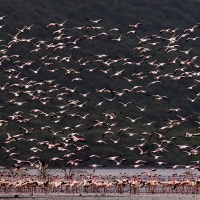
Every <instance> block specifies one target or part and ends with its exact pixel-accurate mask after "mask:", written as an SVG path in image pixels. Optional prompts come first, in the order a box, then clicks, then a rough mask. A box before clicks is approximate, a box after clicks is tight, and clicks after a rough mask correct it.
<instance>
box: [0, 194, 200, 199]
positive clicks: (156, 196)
mask: <svg viewBox="0 0 200 200" xmlns="http://www.w3.org/2000/svg"><path fill="white" fill-rule="evenodd" d="M0 199H7V200H9V199H12V200H13V199H26V200H33V199H37V200H44V199H48V200H64V199H65V200H66V199H67V200H86V199H87V200H93V199H94V200H147V199H148V200H169V199H170V200H188V199H192V200H199V199H200V195H191V194H189V195H187V194H148V195H147V194H139V195H112V196H105V195H83V196H79V195H63V194H62V195H61V194H58V195H33V196H31V197H30V196H29V195H20V194H19V195H18V198H16V197H14V195H12V196H7V195H6V196H4V195H3V196H0Z"/></svg>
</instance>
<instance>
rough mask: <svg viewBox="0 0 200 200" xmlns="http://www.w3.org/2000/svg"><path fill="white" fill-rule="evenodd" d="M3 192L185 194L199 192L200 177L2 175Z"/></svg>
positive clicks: (153, 175)
mask: <svg viewBox="0 0 200 200" xmlns="http://www.w3.org/2000/svg"><path fill="white" fill-rule="evenodd" d="M0 184H1V188H0V191H1V193H6V194H10V193H25V194H27V193H28V194H32V195H33V194H38V193H39V194H41V193H54V194H55V193H57V194H58V193H66V194H79V195H81V194H108V195H109V194H127V193H129V194H139V193H150V194H158V193H160V194H161V193H174V194H175V193H181V194H199V192H200V176H198V175H197V174H194V173H191V172H185V173H184V174H182V175H178V174H177V173H174V174H172V175H171V176H168V177H166V178H163V177H161V176H160V175H158V174H152V173H149V172H142V173H141V174H139V175H138V174H137V175H132V176H130V175H129V174H127V173H123V174H122V173H120V174H119V176H113V175H106V176H105V177H103V176H101V175H95V174H89V173H88V174H79V175H78V174H71V175H65V176H63V177H60V176H59V175H54V176H53V175H52V176H46V178H44V177H43V176H40V175H28V174H26V175H24V176H11V175H10V174H4V175H3V174H1V181H0Z"/></svg>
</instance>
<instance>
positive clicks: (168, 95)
mask: <svg viewBox="0 0 200 200" xmlns="http://www.w3.org/2000/svg"><path fill="white" fill-rule="evenodd" d="M6 20H7V16H2V17H0V37H1V38H0V77H1V81H0V94H1V99H0V112H1V116H0V129H1V142H0V146H1V151H0V155H1V157H2V162H1V163H3V164H2V166H1V169H2V172H1V174H0V192H4V193H10V192H24V193H44V192H66V193H78V194H81V193H83V192H85V193H124V192H129V193H131V194H137V193H139V192H148V193H158V192H160V193H169V192H171V193H195V194H199V189H200V177H199V175H198V174H195V173H194V171H195V172H197V173H198V172H199V171H200V166H199V163H200V158H199V149H200V146H199V144H198V139H199V136H200V133H199V132H198V130H199V129H200V116H199V105H198V102H199V97H200V91H199V83H200V80H199V76H200V72H199V68H200V65H199V55H196V53H197V52H198V48H199V46H198V42H199V40H200V37H199V36H198V35H199V30H200V29H199V28H200V24H198V23H197V24H195V25H194V26H192V27H189V28H187V29H183V28H175V29H168V28H167V29H162V30H160V32H159V33H157V34H154V35H144V32H145V26H144V25H143V24H141V23H135V24H129V25H127V26H126V27H123V28H119V27H114V28H110V27H106V26H105V27H104V26H103V19H97V20H92V19H88V18H86V19H85V22H84V23H85V24H84V25H80V24H79V25H78V24H74V25H73V22H70V20H65V21H63V22H62V23H58V22H53V23H50V24H48V25H46V27H45V30H46V33H45V34H44V33H43V32H42V31H41V29H38V25H37V24H31V25H19V27H12V26H11V25H8V24H7V21H6ZM32 30H34V33H36V34H38V35H39V36H40V37H42V36H43V34H44V35H45V37H44V40H38V39H37V37H36V36H34V35H33V32H32ZM7 31H9V33H7ZM47 33H48V34H47ZM46 34H47V35H48V36H47V37H46ZM130 41H131V42H130ZM108 43H109V45H108V46H107V45H106V44H108ZM111 46H112V47H113V49H109V48H110V47H111ZM126 47H127V48H126ZM175 86H176V87H175ZM185 102H187V103H185ZM159 107H162V108H161V109H160V111H159V113H157V110H158V108H159ZM116 108H117V110H116ZM154 110H156V112H153V111H154ZM135 127H136V128H135ZM186 129H187V131H185V130H186ZM38 134H39V135H40V139H38V138H39V137H38ZM88 138H89V139H88ZM88 140H89V141H88ZM108 146H112V148H113V149H112V148H111V150H110V151H111V153H110V155H109V156H108V154H109V152H108V151H109V148H107V147H108ZM18 147H20V148H21V149H20V148H18ZM102 149H105V150H106V149H107V152H106V153H107V156H106V155H104V154H103V153H102ZM123 152H126V153H125V154H124V153H123ZM177 152H179V154H176V153H177ZM173 154H175V156H174V155H173ZM44 155H46V156H44ZM135 155H136V156H135ZM176 155H184V158H185V157H186V158H187V159H185V160H187V161H188V163H181V164H180V161H179V160H174V162H171V163H168V162H166V158H169V157H170V156H174V157H176ZM134 157H135V158H136V159H135V158H134ZM108 162H110V164H111V167H118V166H125V167H132V168H139V167H143V166H144V167H146V166H148V164H149V165H150V166H153V167H155V170H156V168H157V167H158V168H159V167H165V166H167V167H171V168H173V169H177V168H179V167H182V168H186V169H189V170H191V171H189V172H188V170H187V172H186V173H185V174H184V175H180V176H179V175H177V174H173V175H171V176H169V177H166V178H161V177H160V176H158V175H157V174H152V173H142V174H140V175H133V176H130V175H127V174H120V175H119V176H118V177H115V176H112V175H107V176H106V177H102V176H98V175H95V173H93V174H87V175H85V174H84V175H83V174H82V175H80V174H70V175H69V174H68V175H66V176H64V177H59V176H49V175H45V176H40V175H39V176H37V175H30V174H28V173H27V174H25V175H22V173H21V171H24V170H25V171H26V170H28V169H29V168H37V169H39V170H40V171H41V170H45V169H47V168H48V166H51V167H52V166H53V165H54V164H57V163H61V164H60V165H62V166H65V167H66V168H68V167H69V168H78V167H79V166H80V167H85V168H93V169H94V172H95V169H96V168H97V167H100V168H101V167H104V166H105V163H108ZM4 165H5V166H4ZM10 165H12V168H13V172H14V173H8V172H7V171H6V168H7V167H8V166H9V168H11V166H10ZM145 165H146V166H145ZM155 170H154V171H155Z"/></svg>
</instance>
